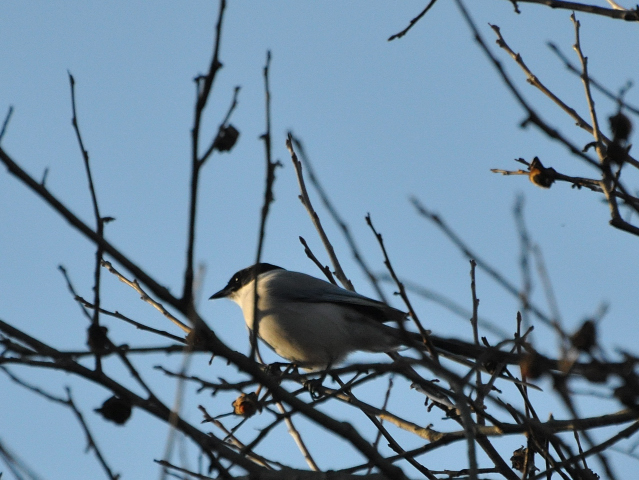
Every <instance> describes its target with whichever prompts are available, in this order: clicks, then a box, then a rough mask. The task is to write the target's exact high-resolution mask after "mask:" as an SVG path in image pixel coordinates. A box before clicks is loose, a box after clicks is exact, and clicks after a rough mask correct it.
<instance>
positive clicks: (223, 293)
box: [209, 288, 229, 300]
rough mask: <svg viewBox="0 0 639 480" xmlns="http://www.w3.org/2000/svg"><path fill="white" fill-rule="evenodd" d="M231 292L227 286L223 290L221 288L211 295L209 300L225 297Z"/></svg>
mask: <svg viewBox="0 0 639 480" xmlns="http://www.w3.org/2000/svg"><path fill="white" fill-rule="evenodd" d="M228 294H229V292H228V290H227V289H226V288H223V289H222V290H220V291H219V292H217V293H214V294H213V295H211V296H210V297H209V300H215V299H216V298H224V297H226V296H228Z"/></svg>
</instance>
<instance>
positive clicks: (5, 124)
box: [0, 105, 13, 142]
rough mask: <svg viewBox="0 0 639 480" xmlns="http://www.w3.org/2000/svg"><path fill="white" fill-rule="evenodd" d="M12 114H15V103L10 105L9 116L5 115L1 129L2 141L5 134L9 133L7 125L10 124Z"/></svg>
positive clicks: (0, 136)
mask: <svg viewBox="0 0 639 480" xmlns="http://www.w3.org/2000/svg"><path fill="white" fill-rule="evenodd" d="M11 115H13V105H10V106H9V111H8V112H7V116H6V117H4V122H2V129H0V142H2V138H3V137H4V134H5V133H7V127H8V126H9V120H11Z"/></svg>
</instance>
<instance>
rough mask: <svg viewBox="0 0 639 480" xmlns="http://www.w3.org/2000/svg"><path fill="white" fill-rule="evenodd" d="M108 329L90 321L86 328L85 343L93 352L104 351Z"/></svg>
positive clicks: (107, 342) (107, 341)
mask: <svg viewBox="0 0 639 480" xmlns="http://www.w3.org/2000/svg"><path fill="white" fill-rule="evenodd" d="M108 331H109V329H108V328H107V327H105V326H103V325H98V324H97V323H92V324H91V326H90V327H89V328H87V345H88V346H89V348H90V349H91V351H92V352H93V353H101V352H104V351H105V350H106V349H107V347H108V345H109V339H108V338H107V332H108Z"/></svg>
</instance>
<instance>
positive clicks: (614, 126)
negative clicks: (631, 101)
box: [608, 112, 632, 142]
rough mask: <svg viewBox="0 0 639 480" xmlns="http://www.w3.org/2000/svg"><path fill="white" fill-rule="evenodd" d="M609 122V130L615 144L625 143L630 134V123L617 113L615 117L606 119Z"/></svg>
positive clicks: (621, 114) (624, 116)
mask: <svg viewBox="0 0 639 480" xmlns="http://www.w3.org/2000/svg"><path fill="white" fill-rule="evenodd" d="M608 120H609V121H610V130H611V131H612V136H613V139H614V141H615V142H618V141H621V142H625V141H627V140H628V137H629V136H630V132H632V122H631V121H630V119H629V118H628V117H627V116H626V115H624V114H623V113H622V112H618V113H617V114H616V115H613V116H612V117H610V118H608Z"/></svg>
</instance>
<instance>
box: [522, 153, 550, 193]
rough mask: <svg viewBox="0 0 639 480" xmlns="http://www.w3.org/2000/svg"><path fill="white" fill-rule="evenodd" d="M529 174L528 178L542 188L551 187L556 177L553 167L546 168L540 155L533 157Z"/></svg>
mask: <svg viewBox="0 0 639 480" xmlns="http://www.w3.org/2000/svg"><path fill="white" fill-rule="evenodd" d="M528 170H529V172H530V173H529V174H528V178H529V179H530V181H531V182H532V183H534V184H535V185H537V186H538V187H541V188H550V186H551V185H552V184H553V183H554V181H555V179H554V177H553V173H556V172H555V170H554V169H553V168H546V167H544V166H543V165H542V163H541V160H539V157H535V158H533V161H532V162H530V165H529V166H528Z"/></svg>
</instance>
